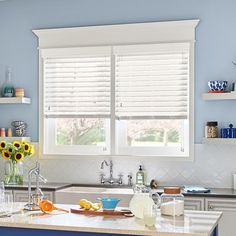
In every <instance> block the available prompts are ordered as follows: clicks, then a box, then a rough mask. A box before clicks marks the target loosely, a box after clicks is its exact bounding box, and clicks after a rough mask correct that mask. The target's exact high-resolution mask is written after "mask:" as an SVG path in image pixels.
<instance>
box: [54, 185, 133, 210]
mask: <svg viewBox="0 0 236 236" xmlns="http://www.w3.org/2000/svg"><path fill="white" fill-rule="evenodd" d="M132 196H133V189H128V188H114V187H113V188H109V187H108V188H105V187H103V186H101V187H85V186H72V187H68V188H64V189H61V190H58V191H56V193H55V199H56V203H61V204H78V202H79V200H80V199H82V198H85V199H88V200H90V201H92V202H97V198H102V197H106V198H114V197H115V198H119V199H120V202H119V205H118V206H121V207H128V206H129V201H130V200H131V198H132Z"/></svg>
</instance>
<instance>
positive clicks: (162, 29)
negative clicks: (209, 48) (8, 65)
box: [33, 20, 199, 49]
mask: <svg viewBox="0 0 236 236" xmlns="http://www.w3.org/2000/svg"><path fill="white" fill-rule="evenodd" d="M198 23H199V20H183V21H164V22H150V23H136V24H120V25H102V26H88V27H74V28H58V29H38V30H33V32H34V34H35V35H37V36H38V38H39V48H40V49H43V48H63V47H79V46H80V47H81V46H102V45H124V44H140V43H142V44H144V43H162V42H165V43H167V42H186V41H192V42H194V41H195V27H196V26H197V25H198Z"/></svg>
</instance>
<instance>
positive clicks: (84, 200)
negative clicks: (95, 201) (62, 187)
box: [79, 199, 88, 207]
mask: <svg viewBox="0 0 236 236" xmlns="http://www.w3.org/2000/svg"><path fill="white" fill-rule="evenodd" d="M87 201H88V200H86V199H80V200H79V205H80V206H81V207H84V205H85V203H86V202H87Z"/></svg>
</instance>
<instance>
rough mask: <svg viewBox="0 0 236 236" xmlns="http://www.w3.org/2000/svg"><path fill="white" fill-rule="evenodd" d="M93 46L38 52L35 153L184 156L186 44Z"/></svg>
mask: <svg viewBox="0 0 236 236" xmlns="http://www.w3.org/2000/svg"><path fill="white" fill-rule="evenodd" d="M95 41H96V40H95ZM98 41H99V40H98ZM166 41H167V40H166ZM97 44H98V43H96V44H95V43H94V44H93V45H92V46H85V45H82V46H81V45H78V46H79V47H78V46H77V47H58V48H57V47H49V48H41V50H40V66H41V68H42V75H41V77H40V78H41V80H40V85H41V86H40V88H41V89H42V91H40V141H41V142H40V143H41V145H40V147H41V150H42V154H43V155H46V156H48V155H65V156H68V155H126V156H160V157H189V156H190V154H191V153H192V146H193V134H192V133H191V132H192V131H193V130H192V125H193V105H192V104H193V90H192V87H193V43H192V42H189V41H186V40H184V41H183V42H176V41H174V42H165V43H164V42H157V43H150V42H143V43H138V44H137V43H135V42H134V43H133V44H132V43H126V44H123V43H121V44H116V43H114V44H112V43H105V44H104V43H102V45H97ZM122 44H123V45H122Z"/></svg>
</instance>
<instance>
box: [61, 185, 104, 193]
mask: <svg viewBox="0 0 236 236" xmlns="http://www.w3.org/2000/svg"><path fill="white" fill-rule="evenodd" d="M104 191H106V190H105V188H96V187H79V186H73V187H68V188H65V189H62V190H61V192H71V193H101V192H104Z"/></svg>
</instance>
